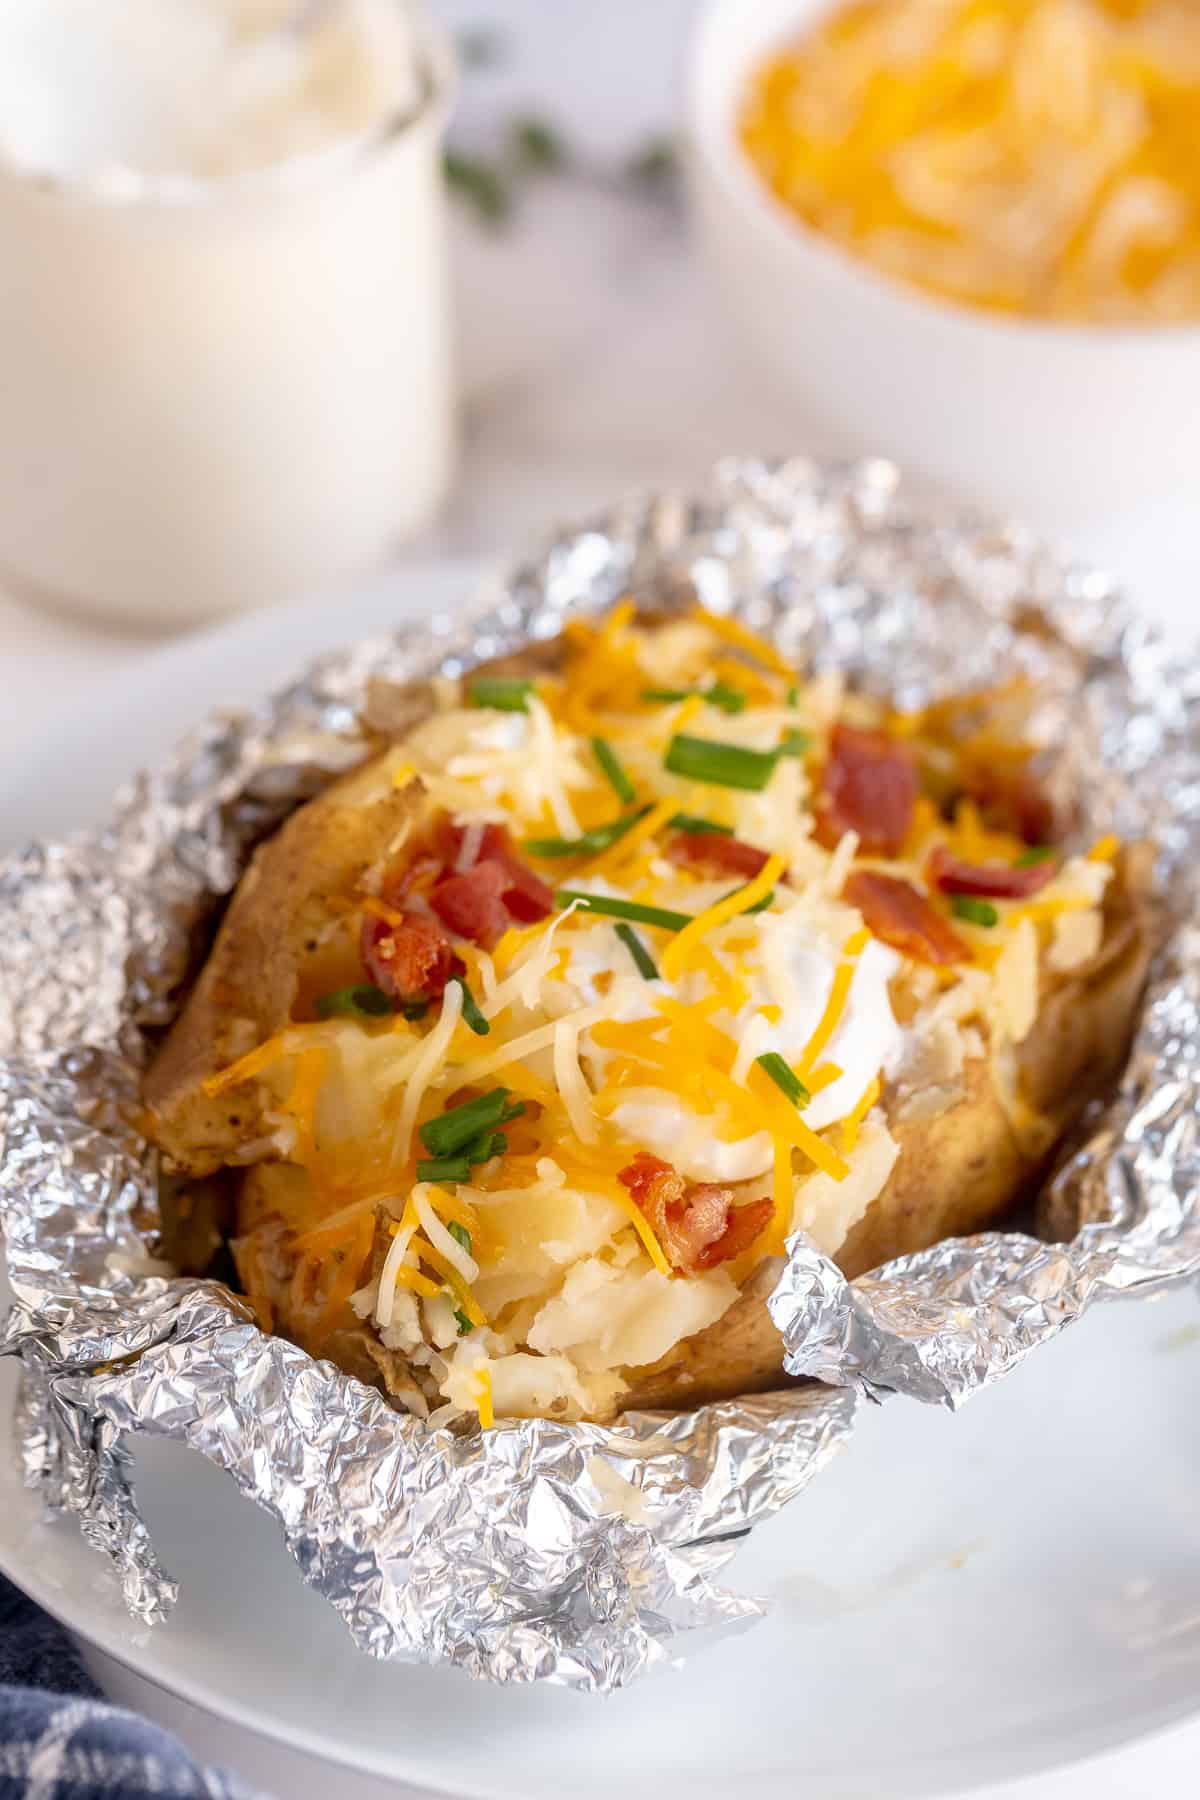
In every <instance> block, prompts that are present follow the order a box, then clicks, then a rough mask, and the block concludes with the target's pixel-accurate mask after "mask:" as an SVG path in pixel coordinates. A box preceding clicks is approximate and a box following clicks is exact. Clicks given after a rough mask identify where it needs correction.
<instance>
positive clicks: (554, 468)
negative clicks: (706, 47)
mask: <svg viewBox="0 0 1200 1800" xmlns="http://www.w3.org/2000/svg"><path fill="white" fill-rule="evenodd" d="M438 10H440V11H441V12H442V13H443V14H444V15H445V16H446V17H447V18H448V19H449V20H450V21H451V23H453V24H455V25H465V24H469V25H475V24H477V23H479V22H480V21H481V20H483V19H488V18H492V19H497V20H500V21H502V22H503V24H504V26H505V28H506V29H507V30H508V32H509V33H510V34H511V41H512V51H513V54H512V56H511V58H510V60H509V61H508V62H507V63H506V64H505V65H504V66H502V67H500V68H497V69H495V70H493V71H489V72H487V73H480V74H476V75H470V76H468V78H467V80H466V83H465V92H464V96H463V101H462V106H461V112H460V122H459V125H458V128H457V129H458V131H459V133H460V134H461V136H462V138H463V140H464V141H466V142H478V143H486V142H487V141H488V138H489V135H490V134H491V132H492V131H493V129H494V128H495V122H496V121H497V120H498V119H501V118H503V117H504V116H506V115H507V114H509V113H511V111H512V110H514V109H517V108H523V109H528V110H531V111H536V112H537V113H539V114H542V115H545V116H547V117H549V118H552V119H554V120H556V121H557V122H558V123H559V124H560V125H561V126H562V127H563V128H564V130H565V131H566V132H567V134H568V135H569V138H570V141H571V144H572V146H573V148H574V149H575V150H576V151H577V152H578V155H579V157H580V159H581V161H582V162H584V164H585V165H586V168H585V172H584V173H583V174H581V175H576V176H574V177H570V176H566V177H562V178H558V177H547V178H545V179H544V180H541V181H539V182H538V183H537V184H536V185H535V186H534V187H533V188H532V189H531V190H530V191H528V192H527V193H526V195H525V197H524V200H523V202H522V204H521V206H520V208H519V212H518V216H517V217H516V219H515V220H514V221H513V223H512V225H511V227H510V228H509V229H507V230H506V231H504V232H503V233H501V234H497V235H488V234H484V233H481V231H480V229H479V228H478V226H477V225H476V224H475V223H474V222H473V221H470V220H468V219H466V218H465V217H463V216H461V215H460V216H459V217H458V218H457V219H456V223H455V252H456V267H457V286H458V292H459V301H460V320H461V336H462V370H463V383H464V454H463V465H462V473H461V479H460V481H459V483H458V486H457V489H456V491H455V494H454V495H453V497H452V499H451V501H450V503H449V505H448V507H447V509H446V512H445V514H444V516H443V518H442V519H441V520H440V521H439V522H438V523H437V524H436V525H435V526H434V527H433V528H432V529H431V530H430V531H429V532H427V533H426V534H424V536H423V537H422V539H421V540H420V542H419V543H417V544H415V545H414V546H413V547H412V551H411V554H412V555H414V556H415V555H427V554H428V553H429V552H430V551H431V550H432V551H454V552H464V551H467V552H479V551H482V552H485V553H489V554H490V553H493V552H495V553H498V554H503V553H505V552H506V551H507V550H508V549H509V548H511V547H513V546H516V545H518V544H519V543H520V542H521V540H522V539H523V538H526V537H528V536H529V535H530V534H531V533H536V532H538V531H539V530H540V529H541V528H543V527H544V526H545V525H546V524H547V523H549V522H551V521H553V520H555V519H557V518H561V517H564V516H569V515H570V514H573V513H575V512H578V511H580V510H586V509H588V508H590V507H591V506H593V505H597V504H602V503H604V502H605V501H607V500H608V499H610V498H611V497H613V496H614V495H615V494H617V493H619V492H621V491H622V490H624V489H627V488H629V487H639V486H643V485H646V484H655V483H676V482H679V481H686V480H688V479H691V478H695V477H698V476H700V475H701V474H702V473H703V471H704V469H705V468H706V466H707V465H708V464H709V463H710V462H711V461H712V460H713V458H715V457H717V456H719V455H723V454H726V453H729V452H736V451H739V450H746V451H756V450H766V451H772V450H793V449H797V448H803V449H809V450H818V451H822V450H839V449H844V448H853V446H840V445H835V444H831V443H829V442H821V441H819V440H817V439H815V438H814V435H813V433H812V432H811V430H810V429H809V428H808V427H807V426H806V422H805V421H804V420H803V419H802V418H798V417H797V416H796V415H795V414H794V412H789V411H788V410H787V409H786V408H784V407H782V406H781V405H780V403H779V401H778V399H777V398H776V396H774V395H773V394H772V393H771V392H770V391H769V390H767V389H765V388H764V386H763V385H762V384H761V383H760V382H757V381H756V380H755V378H754V377H753V376H752V375H751V374H750V373H749V372H748V371H747V369H746V368H745V367H744V365H743V363H742V361H741V358H740V355H739V354H738V351H737V348H736V346H735V345H733V344H732V343H731V342H730V340H729V337H728V335H727V333H726V330H725V327H724V323H723V321H722V319H721V317H720V314H719V308H718V306H717V303H716V298H715V296H714V295H713V294H712V293H711V292H710V291H709V288H708V286H707V284H706V282H705V280H704V276H703V271H702V270H701V269H700V268H699V266H698V264H697V260H696V257H695V256H694V254H693V251H692V248H691V246H690V244H689V240H688V236H687V232H686V227H685V224H684V222H683V220H682V218H681V217H680V216H679V215H678V214H677V213H676V212H675V211H673V210H672V209H671V208H670V207H668V206H664V205H662V204H661V203H658V202H655V201H651V200H647V199H641V198H634V197H632V196H631V195H630V193H629V192H628V191H627V190H622V189H621V188H620V186H619V184H617V183H616V182H613V181H607V180H605V179H604V172H605V171H610V170H614V169H616V168H617V167H618V166H619V165H620V163H621V161H622V159H623V157H624V156H625V155H626V154H627V153H628V152H629V151H630V150H631V149H633V148H634V147H636V146H637V145H638V144H640V143H642V142H644V140H645V139H646V138H647V136H648V135H649V134H651V133H652V132H659V131H662V130H664V129H666V128H668V127H669V126H670V125H671V124H672V123H673V121H674V117H675V112H676V92H677V87H678V68H679V62H680V59H681V57H682V54H683V47H684V44H685V41H686V31H687V23H688V19H689V16H690V13H691V11H692V7H691V4H690V3H689V0H654V3H653V5H652V6H647V5H645V4H639V0H554V5H553V6H549V5H547V4H546V3H545V0H492V3H491V4H488V0H478V4H471V3H468V0H442V3H441V5H440V7H439V8H438ZM857 448H860V449H871V448H874V446H866V445H863V446H857ZM1071 537H1072V539H1073V541H1074V543H1075V544H1076V545H1077V546H1078V547H1079V548H1081V549H1082V550H1084V551H1085V552H1087V553H1088V554H1090V555H1092V556H1093V557H1094V558H1096V559H1097V560H1100V561H1103V562H1106V563H1107V564H1108V565H1109V566H1111V567H1115V568H1116V569H1117V570H1118V571H1119V572H1120V573H1121V574H1123V575H1124V576H1125V577H1126V579H1127V580H1128V581H1129V583H1130V584H1131V586H1132V588H1133V590H1134V592H1135V593H1136V594H1137V595H1138V596H1139V598H1140V599H1141V600H1142V602H1143V604H1144V605H1145V606H1146V607H1147V609H1148V610H1150V611H1152V612H1154V613H1156V614H1159V615H1160V616H1164V617H1167V618H1170V619H1171V621H1172V622H1173V623H1174V624H1175V625H1176V627H1177V628H1178V627H1180V626H1185V625H1187V624H1190V622H1191V620H1192V618H1193V616H1194V601H1193V594H1194V592H1195V589H1196V578H1197V574H1198V572H1200V522H1198V520H1197V518H1196V516H1195V511H1194V508H1193V507H1192V506H1191V505H1190V504H1189V503H1188V501H1187V500H1186V499H1184V498H1183V497H1176V496H1164V497H1163V498H1162V500H1161V501H1160V502H1158V503H1156V504H1155V505H1154V506H1152V507H1144V508H1142V509H1141V510H1140V512H1138V513H1136V514H1127V515H1125V516H1115V517H1113V516H1110V517H1107V518H1104V519H1099V520H1095V521H1093V522H1092V523H1091V524H1090V525H1089V526H1087V527H1085V528H1076V529H1075V531H1073V532H1072V534H1071ZM280 629H281V634H285V633H286V624H285V622H284V621H283V620H281V625H280ZM145 648H146V641H145V640H139V639H133V638H129V637H120V636H114V635H111V634H108V633H106V632H104V631H102V630H100V629H99V628H97V627H96V626H94V625H87V624H83V623H75V622H72V621H70V620H65V619H61V618H56V617H53V616H50V615H46V614H41V613H38V612H34V611H30V610H27V609H26V608H25V607H24V606H23V605H22V604H21V603H20V602H19V601H18V600H17V599H16V598H14V597H13V596H11V595H9V596H3V595H0V667H2V668H3V670H4V673H5V676H6V678H7V679H6V681H5V705H4V709H3V712H2V713H0V744H2V745H3V746H4V748H5V749H6V750H7V751H8V753H9V755H10V756H12V755H17V756H19V755H20V747H21V744H22V742H23V741H24V740H26V738H27V735H28V733H29V732H30V731H31V730H36V728H37V723H38V721H39V719H41V718H43V717H44V716H45V715H46V713H47V711H48V710H58V709H61V708H63V707H64V706H65V707H69V706H70V704H71V699H72V696H73V695H76V694H78V693H80V692H81V691H82V690H84V689H85V688H86V687H87V686H88V685H89V684H90V683H92V682H93V681H94V680H95V679H96V678H97V677H98V676H99V675H101V674H103V673H104V672H106V671H111V670H113V669H120V668H121V667H122V666H123V665H127V664H129V663H130V662H132V660H133V659H135V658H137V657H138V656H139V655H140V654H142V653H144V650H145ZM185 1710H186V1709H181V1718H180V1724H181V1726H183V1727H184V1728H185V1729H186V1728H187V1726H188V1721H187V1720H186V1718H185V1716H184V1712H185ZM193 1725H194V1722H193ZM193 1735H194V1732H193ZM200 1735H201V1736H202V1737H203V1739H204V1749H205V1751H206V1753H207V1754H209V1755H210V1756H211V1755H222V1754H227V1755H228V1756H229V1757H230V1758H235V1757H240V1758H241V1759H242V1762H243V1766H244V1767H245V1771H246V1773H247V1775H248V1776H250V1778H251V1779H254V1780H256V1781H257V1782H259V1783H261V1784H264V1785H270V1786H273V1787H275V1788H276V1789H277V1791H286V1792H287V1793H288V1794H289V1795H296V1796H300V1795H301V1794H302V1793H304V1792H306V1791H308V1790H307V1789H306V1788H305V1786H304V1782H303V1779H302V1777H301V1775H300V1774H299V1773H298V1771H297V1770H296V1769H294V1768H292V1767H290V1766H288V1767H287V1768H286V1769H285V1767H284V1765H283V1764H282V1763H281V1762H280V1761H279V1760H278V1759H277V1758H276V1760H274V1761H273V1758H275V1753H274V1752H273V1751H271V1750H270V1749H269V1748H268V1747H266V1746H261V1747H259V1748H258V1749H255V1747H254V1746H252V1745H249V1746H248V1745H247V1744H245V1743H242V1744H241V1745H240V1746H239V1745H238V1744H237V1743H236V1742H235V1741H233V1740H228V1742H226V1740H223V1739H221V1738H220V1737H219V1736H218V1734H216V1733H215V1732H212V1731H211V1730H210V1728H209V1727H207V1726H204V1727H202V1728H201V1730H200ZM1198 1754H1200V1725H1197V1726H1195V1727H1183V1728H1178V1729H1176V1730H1174V1731H1172V1732H1171V1733H1169V1734H1166V1735H1164V1736H1162V1737H1160V1738H1157V1739H1155V1740H1153V1742H1151V1743H1148V1744H1144V1745H1140V1746H1134V1747H1132V1748H1130V1749H1128V1750H1125V1751H1122V1752H1119V1753H1117V1754H1116V1755H1113V1756H1109V1757H1107V1758H1105V1759H1103V1760H1102V1761H1100V1762H1090V1763H1088V1764H1086V1765H1080V1766H1078V1767H1077V1768H1076V1769H1075V1770H1073V1771H1065V1772H1060V1773H1057V1774H1055V1775H1053V1776H1050V1777H1046V1778H1043V1779H1039V1780H1037V1781H1034V1782H1025V1783H1023V1784H1021V1785H1020V1787H1019V1788H1006V1789H1005V1790H1004V1792H1005V1793H1006V1794H1016V1793H1018V1792H1019V1793H1020V1795H1021V1796H1022V1797H1023V1800H1084V1797H1085V1796H1086V1800H1117V1797H1118V1796H1120V1797H1121V1800H1126V1797H1130V1800H1132V1797H1133V1796H1139V1797H1140V1796H1143V1795H1146V1794H1149V1793H1156V1794H1161V1795H1163V1796H1174V1795H1177V1794H1178V1795H1183V1794H1184V1793H1190V1792H1191V1791H1193V1781H1194V1777H1193V1770H1194V1768H1195V1765H1196V1760H1197V1756H1198ZM311 1791H312V1792H313V1793H314V1794H315V1793H317V1792H325V1793H328V1792H331V1791H333V1790H332V1789H331V1788H330V1787H329V1786H328V1785H327V1784H326V1785H325V1786H323V1787H322V1785H321V1779H320V1778H318V1779H317V1782H316V1784H315V1785H313V1786H312V1788H311ZM336 1791H337V1792H338V1793H339V1794H342V1793H346V1794H349V1793H351V1792H358V1791H361V1793H362V1794H363V1795H364V1796H365V1795H366V1794H367V1793H368V1792H370V1793H377V1792H380V1791H381V1790H380V1788H379V1786H378V1784H370V1785H369V1786H368V1785H365V1784H364V1785H363V1787H362V1788H361V1789H354V1788H353V1786H352V1784H348V1783H347V1780H346V1778H345V1777H343V1776H340V1775H339V1776H338V1777H337V1784H336ZM996 1792H997V1793H998V1792H999V1790H996Z"/></svg>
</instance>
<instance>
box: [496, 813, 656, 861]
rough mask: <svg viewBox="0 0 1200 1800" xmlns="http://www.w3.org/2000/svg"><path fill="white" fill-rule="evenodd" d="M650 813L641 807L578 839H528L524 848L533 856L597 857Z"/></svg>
mask: <svg viewBox="0 0 1200 1800" xmlns="http://www.w3.org/2000/svg"><path fill="white" fill-rule="evenodd" d="M649 811H650V808H649V807H648V806H639V807H638V809H637V811H636V812H631V813H622V814H621V817H620V818H619V819H610V820H609V821H608V823H607V824H606V825H593V826H592V828H591V830H590V831H581V832H580V834H579V836H578V837H577V838H555V837H548V838H526V839H525V843H524V848H525V849H526V850H528V851H529V853H530V855H531V856H544V857H551V856H595V855H597V854H598V853H599V852H600V851H601V850H607V849H608V847H609V845H610V844H615V843H616V842H617V841H618V840H619V839H620V838H623V837H624V836H625V833H626V832H627V831H629V830H631V829H632V827H633V826H634V825H636V824H637V822H638V820H639V819H644V818H645V816H646V814H647V813H648V812H649Z"/></svg>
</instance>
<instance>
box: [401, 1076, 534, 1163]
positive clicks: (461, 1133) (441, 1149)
mask: <svg viewBox="0 0 1200 1800" xmlns="http://www.w3.org/2000/svg"><path fill="white" fill-rule="evenodd" d="M508 1095H509V1090H508V1089H507V1088H502V1087H497V1088H492V1089H491V1091H490V1092H489V1093H486V1094H480V1095H478V1096H477V1098H476V1099H474V1100H464V1101H463V1103H462V1105H461V1106H452V1107H451V1108H450V1110H449V1112H444V1113H439V1114H438V1116H437V1118H435V1119H426V1121H425V1123H424V1125H422V1126H421V1127H420V1128H419V1130H418V1132H417V1136H418V1137H419V1138H420V1140H421V1142H422V1143H423V1144H424V1146H425V1148H426V1149H427V1150H428V1151H429V1154H430V1155H431V1156H454V1155H456V1154H457V1152H458V1151H460V1150H462V1149H464V1148H465V1146H466V1145H467V1144H469V1143H470V1142H471V1140H472V1138H476V1137H478V1136H479V1134H480V1133H481V1132H484V1131H494V1130H495V1129H496V1126H497V1125H498V1124H499V1123H500V1121H501V1120H502V1119H504V1118H510V1119H513V1118H516V1117H518V1116H519V1114H520V1113H523V1112H524V1110H525V1103H524V1101H523V1100H516V1101H514V1102H513V1103H512V1106H511V1107H510V1105H509V1099H508ZM514 1109H515V1110H514Z"/></svg>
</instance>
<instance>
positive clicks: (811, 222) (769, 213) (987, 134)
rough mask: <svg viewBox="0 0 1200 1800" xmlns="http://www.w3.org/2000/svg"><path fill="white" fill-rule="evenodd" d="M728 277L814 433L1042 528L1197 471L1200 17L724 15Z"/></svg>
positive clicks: (944, 3)
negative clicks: (837, 432) (841, 435)
mask: <svg viewBox="0 0 1200 1800" xmlns="http://www.w3.org/2000/svg"><path fill="white" fill-rule="evenodd" d="M689 119H690V136H691V151H692V154H691V158H690V164H691V172H692V180H693V191H694V197H695V206H696V213H697V219H698V225H699V230H700V235H701V239H702V242H703V243H704V245H705V247H706V250H707V252H708V255H709V258H710V260H711V262H712V264H713V266H714V268H715V270H716V272H717V274H718V276H719V278H720V280H721V282H722V285H723V286H724V288H725V289H726V292H727V294H728V296H729V299H730V301H731V303H732V306H733V310H734V311H735V313H736V314H737V315H738V316H739V318H740V319H741V321H742V323H743V325H744V326H745V327H746V329H747V334H748V337H749V339H750V341H751V343H752V345H753V347H754V348H755V350H756V351H757V352H758V353H759V355H760V358H762V359H765V360H766V361H767V362H768V363H769V365H770V367H771V370H772V372H773V374H774V375H775V376H776V377H779V376H783V377H784V378H785V380H786V381H787V383H788V385H789V386H790V387H791V388H792V389H793V390H794V391H795V392H796V394H797V395H798V397H799V399H800V400H801V402H802V404H803V405H804V406H805V407H806V409H807V411H806V414H805V416H806V417H807V418H810V419H814V420H819V421H821V422H822V423H832V424H834V425H837V426H840V427H841V428H842V430H843V431H844V432H845V434H846V435H847V437H848V438H849V440H850V441H852V442H853V444H854V445H855V447H868V448H871V449H877V450H883V451H885V452H887V453H888V454H891V455H895V456H897V457H899V458H900V459H902V460H903V461H905V462H906V463H907V464H909V465H910V466H911V467H913V468H915V469H917V470H919V471H920V472H922V473H925V474H927V475H929V476H932V477H933V478H935V479H937V480H940V481H942V482H946V483H949V484H950V485H952V486H953V487H955V488H956V489H958V490H959V491H960V492H965V493H967V494H968V495H969V496H970V497H972V498H975V499H980V500H983V501H985V502H987V503H990V504H995V505H1000V506H1004V507H1015V508H1019V509H1020V510H1022V511H1024V512H1026V513H1027V514H1028V515H1030V516H1032V517H1035V518H1037V519H1039V520H1042V521H1044V520H1045V519H1046V518H1047V516H1050V517H1051V519H1052V520H1054V521H1056V520H1057V519H1059V518H1060V517H1062V516H1063V515H1064V514H1067V515H1072V516H1073V515H1078V514H1080V513H1086V512H1087V511H1089V510H1091V509H1093V508H1095V507H1098V506H1109V505H1111V504H1113V503H1114V502H1119V501H1120V500H1121V499H1122V498H1123V497H1133V496H1135V495H1138V494H1144V493H1146V492H1148V491H1154V490H1156V489H1161V488H1163V487H1164V486H1178V485H1180V484H1182V483H1185V482H1187V483H1190V482H1191V481H1193V480H1195V470H1196V468H1197V466H1198V465H1200V155H1197V151H1198V150H1200V8H1198V7H1196V6H1195V5H1193V4H1190V3H1189V0H851V3H849V4H847V3H846V0H840V3H836V0H835V3H833V4H831V3H830V0H710V4H709V5H708V6H707V8H706V9H705V11H704V12H703V14H702V15H701V18H700V20H699V24H698V27H697V33H696V37H695V42H694V47H693V56H692V63H691V70H690V87H689Z"/></svg>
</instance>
